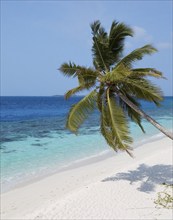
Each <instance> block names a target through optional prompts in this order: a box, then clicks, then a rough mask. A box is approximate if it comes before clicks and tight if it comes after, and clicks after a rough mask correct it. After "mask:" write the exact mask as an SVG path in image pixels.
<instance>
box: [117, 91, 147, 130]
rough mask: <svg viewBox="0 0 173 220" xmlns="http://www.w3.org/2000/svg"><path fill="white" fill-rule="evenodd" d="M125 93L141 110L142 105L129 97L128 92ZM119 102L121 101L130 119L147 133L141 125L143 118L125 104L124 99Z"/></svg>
mask: <svg viewBox="0 0 173 220" xmlns="http://www.w3.org/2000/svg"><path fill="white" fill-rule="evenodd" d="M123 93H124V95H125V96H126V97H127V98H128V99H129V100H130V101H131V102H132V103H133V104H134V105H136V106H137V107H138V108H140V106H141V105H140V103H139V102H138V101H136V100H135V98H133V97H131V96H130V95H128V94H127V93H126V91H124V92H123ZM119 101H120V106H121V108H122V109H123V110H124V112H126V113H127V115H128V116H129V118H130V119H131V120H132V121H133V122H135V123H136V124H137V125H138V126H139V127H140V128H141V130H142V132H143V133H145V130H144V128H143V126H142V124H141V116H140V115H139V114H138V113H137V112H136V111H135V110H133V108H131V107H130V106H129V105H127V104H126V102H124V101H123V100H122V99H120V100H119Z"/></svg>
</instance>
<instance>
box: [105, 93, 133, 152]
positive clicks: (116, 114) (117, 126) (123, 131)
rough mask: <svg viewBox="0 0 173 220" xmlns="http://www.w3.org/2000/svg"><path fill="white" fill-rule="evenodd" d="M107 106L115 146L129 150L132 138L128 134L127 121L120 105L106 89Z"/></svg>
mask: <svg viewBox="0 0 173 220" xmlns="http://www.w3.org/2000/svg"><path fill="white" fill-rule="evenodd" d="M107 106H108V111H109V115H110V125H111V130H112V133H113V135H114V142H115V146H116V148H117V149H119V150H125V151H129V150H131V147H130V146H129V145H130V144H131V143H132V138H131V137H130V134H129V128H128V122H127V119H126V117H125V115H124V112H123V110H122V109H121V107H119V106H118V104H117V103H116V99H115V97H114V96H112V95H111V94H110V90H109V89H108V90H107Z"/></svg>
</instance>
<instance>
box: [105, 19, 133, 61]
mask: <svg viewBox="0 0 173 220" xmlns="http://www.w3.org/2000/svg"><path fill="white" fill-rule="evenodd" d="M128 36H131V37H132V36H133V30H132V29H131V28H130V27H129V26H127V25H126V24H124V23H122V22H121V23H119V22H116V21H113V22H112V25H111V29H110V33H109V49H110V51H111V52H112V53H111V57H112V62H111V63H110V65H113V64H114V63H116V62H118V61H119V59H120V58H121V56H122V52H123V49H124V40H125V38H126V37H128Z"/></svg>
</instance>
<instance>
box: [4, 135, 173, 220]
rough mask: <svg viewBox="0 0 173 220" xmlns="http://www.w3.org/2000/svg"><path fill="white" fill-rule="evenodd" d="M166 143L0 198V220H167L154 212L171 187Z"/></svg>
mask: <svg viewBox="0 0 173 220" xmlns="http://www.w3.org/2000/svg"><path fill="white" fill-rule="evenodd" d="M172 155H173V146H172V141H171V140H169V139H168V138H163V139H160V140H157V141H155V142H151V143H147V144H144V145H142V146H139V147H138V148H136V149H135V150H134V158H130V157H129V156H128V155H127V154H126V153H122V154H119V155H118V156H115V157H109V158H105V159H102V160H96V161H95V162H92V163H90V164H85V165H84V166H80V167H75V168H73V169H70V170H66V171H63V172H60V173H56V174H54V175H51V176H48V177H46V178H44V179H41V180H38V181H36V182H33V183H30V184H27V185H25V186H20V187H18V188H16V189H13V190H11V191H9V192H6V193H4V194H2V195H1V219H4V220H7V219H18V220H19V219H22V220H23V219H136V220H137V219H138V220H139V219H165V220H168V219H172V218H173V212H172V210H171V209H164V208H158V207H156V204H155V203H154V200H156V199H157V193H158V192H160V191H162V190H163V189H164V186H163V185H162V183H172V181H173V180H172V177H173V176H172V175H173V174H172V165H173V160H172Z"/></svg>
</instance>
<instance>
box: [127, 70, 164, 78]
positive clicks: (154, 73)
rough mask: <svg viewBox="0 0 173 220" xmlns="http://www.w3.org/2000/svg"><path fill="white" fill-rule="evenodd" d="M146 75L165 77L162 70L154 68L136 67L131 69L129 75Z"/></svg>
mask: <svg viewBox="0 0 173 220" xmlns="http://www.w3.org/2000/svg"><path fill="white" fill-rule="evenodd" d="M146 76H152V77H155V78H163V79H166V78H165V77H164V76H163V74H162V72H160V71H158V70H156V69H154V68H136V69H132V70H131V77H146Z"/></svg>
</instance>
